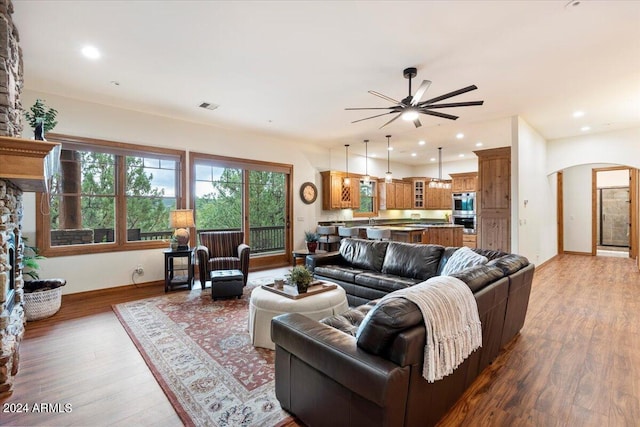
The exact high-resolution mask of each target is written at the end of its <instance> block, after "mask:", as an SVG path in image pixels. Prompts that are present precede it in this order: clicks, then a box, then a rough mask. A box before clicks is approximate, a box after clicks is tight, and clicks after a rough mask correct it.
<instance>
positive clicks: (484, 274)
mask: <svg viewBox="0 0 640 427" xmlns="http://www.w3.org/2000/svg"><path fill="white" fill-rule="evenodd" d="M451 277H456V278H458V279H460V280H462V281H463V282H464V283H466V284H467V286H469V289H471V292H473V293H475V292H476V291H479V290H480V289H482V288H484V287H485V286H487V285H488V284H490V283H493V282H495V281H496V280H498V279H500V278H501V277H504V273H503V272H502V270H501V269H500V268H498V267H496V266H495V265H486V264H485V265H476V266H473V267H469V268H467V269H465V270H462V271H460V272H458V273H454V274H451Z"/></svg>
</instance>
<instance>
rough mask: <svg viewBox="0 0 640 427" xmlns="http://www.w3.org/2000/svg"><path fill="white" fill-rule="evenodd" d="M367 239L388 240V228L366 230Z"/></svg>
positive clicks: (389, 235)
mask: <svg viewBox="0 0 640 427" xmlns="http://www.w3.org/2000/svg"><path fill="white" fill-rule="evenodd" d="M367 239H369V240H389V239H391V230H390V229H388V228H371V227H369V228H367Z"/></svg>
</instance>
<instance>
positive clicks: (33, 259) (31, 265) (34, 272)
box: [22, 237, 46, 280]
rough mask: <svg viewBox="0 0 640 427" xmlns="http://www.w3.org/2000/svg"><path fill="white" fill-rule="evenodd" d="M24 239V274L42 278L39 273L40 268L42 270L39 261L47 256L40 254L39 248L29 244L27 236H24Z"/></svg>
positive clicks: (35, 278) (32, 277)
mask: <svg viewBox="0 0 640 427" xmlns="http://www.w3.org/2000/svg"><path fill="white" fill-rule="evenodd" d="M22 241H23V242H24V252H23V254H22V274H24V275H25V276H29V277H30V278H31V279H33V280H38V279H39V278H40V275H39V274H38V270H40V264H38V261H39V260H43V259H46V258H45V257H43V256H42V255H40V253H39V251H38V248H36V247H35V246H30V245H28V244H27V238H26V237H23V238H22Z"/></svg>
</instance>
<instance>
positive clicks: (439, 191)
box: [425, 184, 452, 210]
mask: <svg viewBox="0 0 640 427" xmlns="http://www.w3.org/2000/svg"><path fill="white" fill-rule="evenodd" d="M425 191H426V193H427V197H426V208H427V209H437V210H451V203H452V202H451V187H449V188H446V187H444V188H441V187H430V186H429V185H428V184H427V185H426V188H425Z"/></svg>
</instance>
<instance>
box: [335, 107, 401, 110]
mask: <svg viewBox="0 0 640 427" xmlns="http://www.w3.org/2000/svg"><path fill="white" fill-rule="evenodd" d="M391 108H394V107H371V108H345V110H390V109H391Z"/></svg>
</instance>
